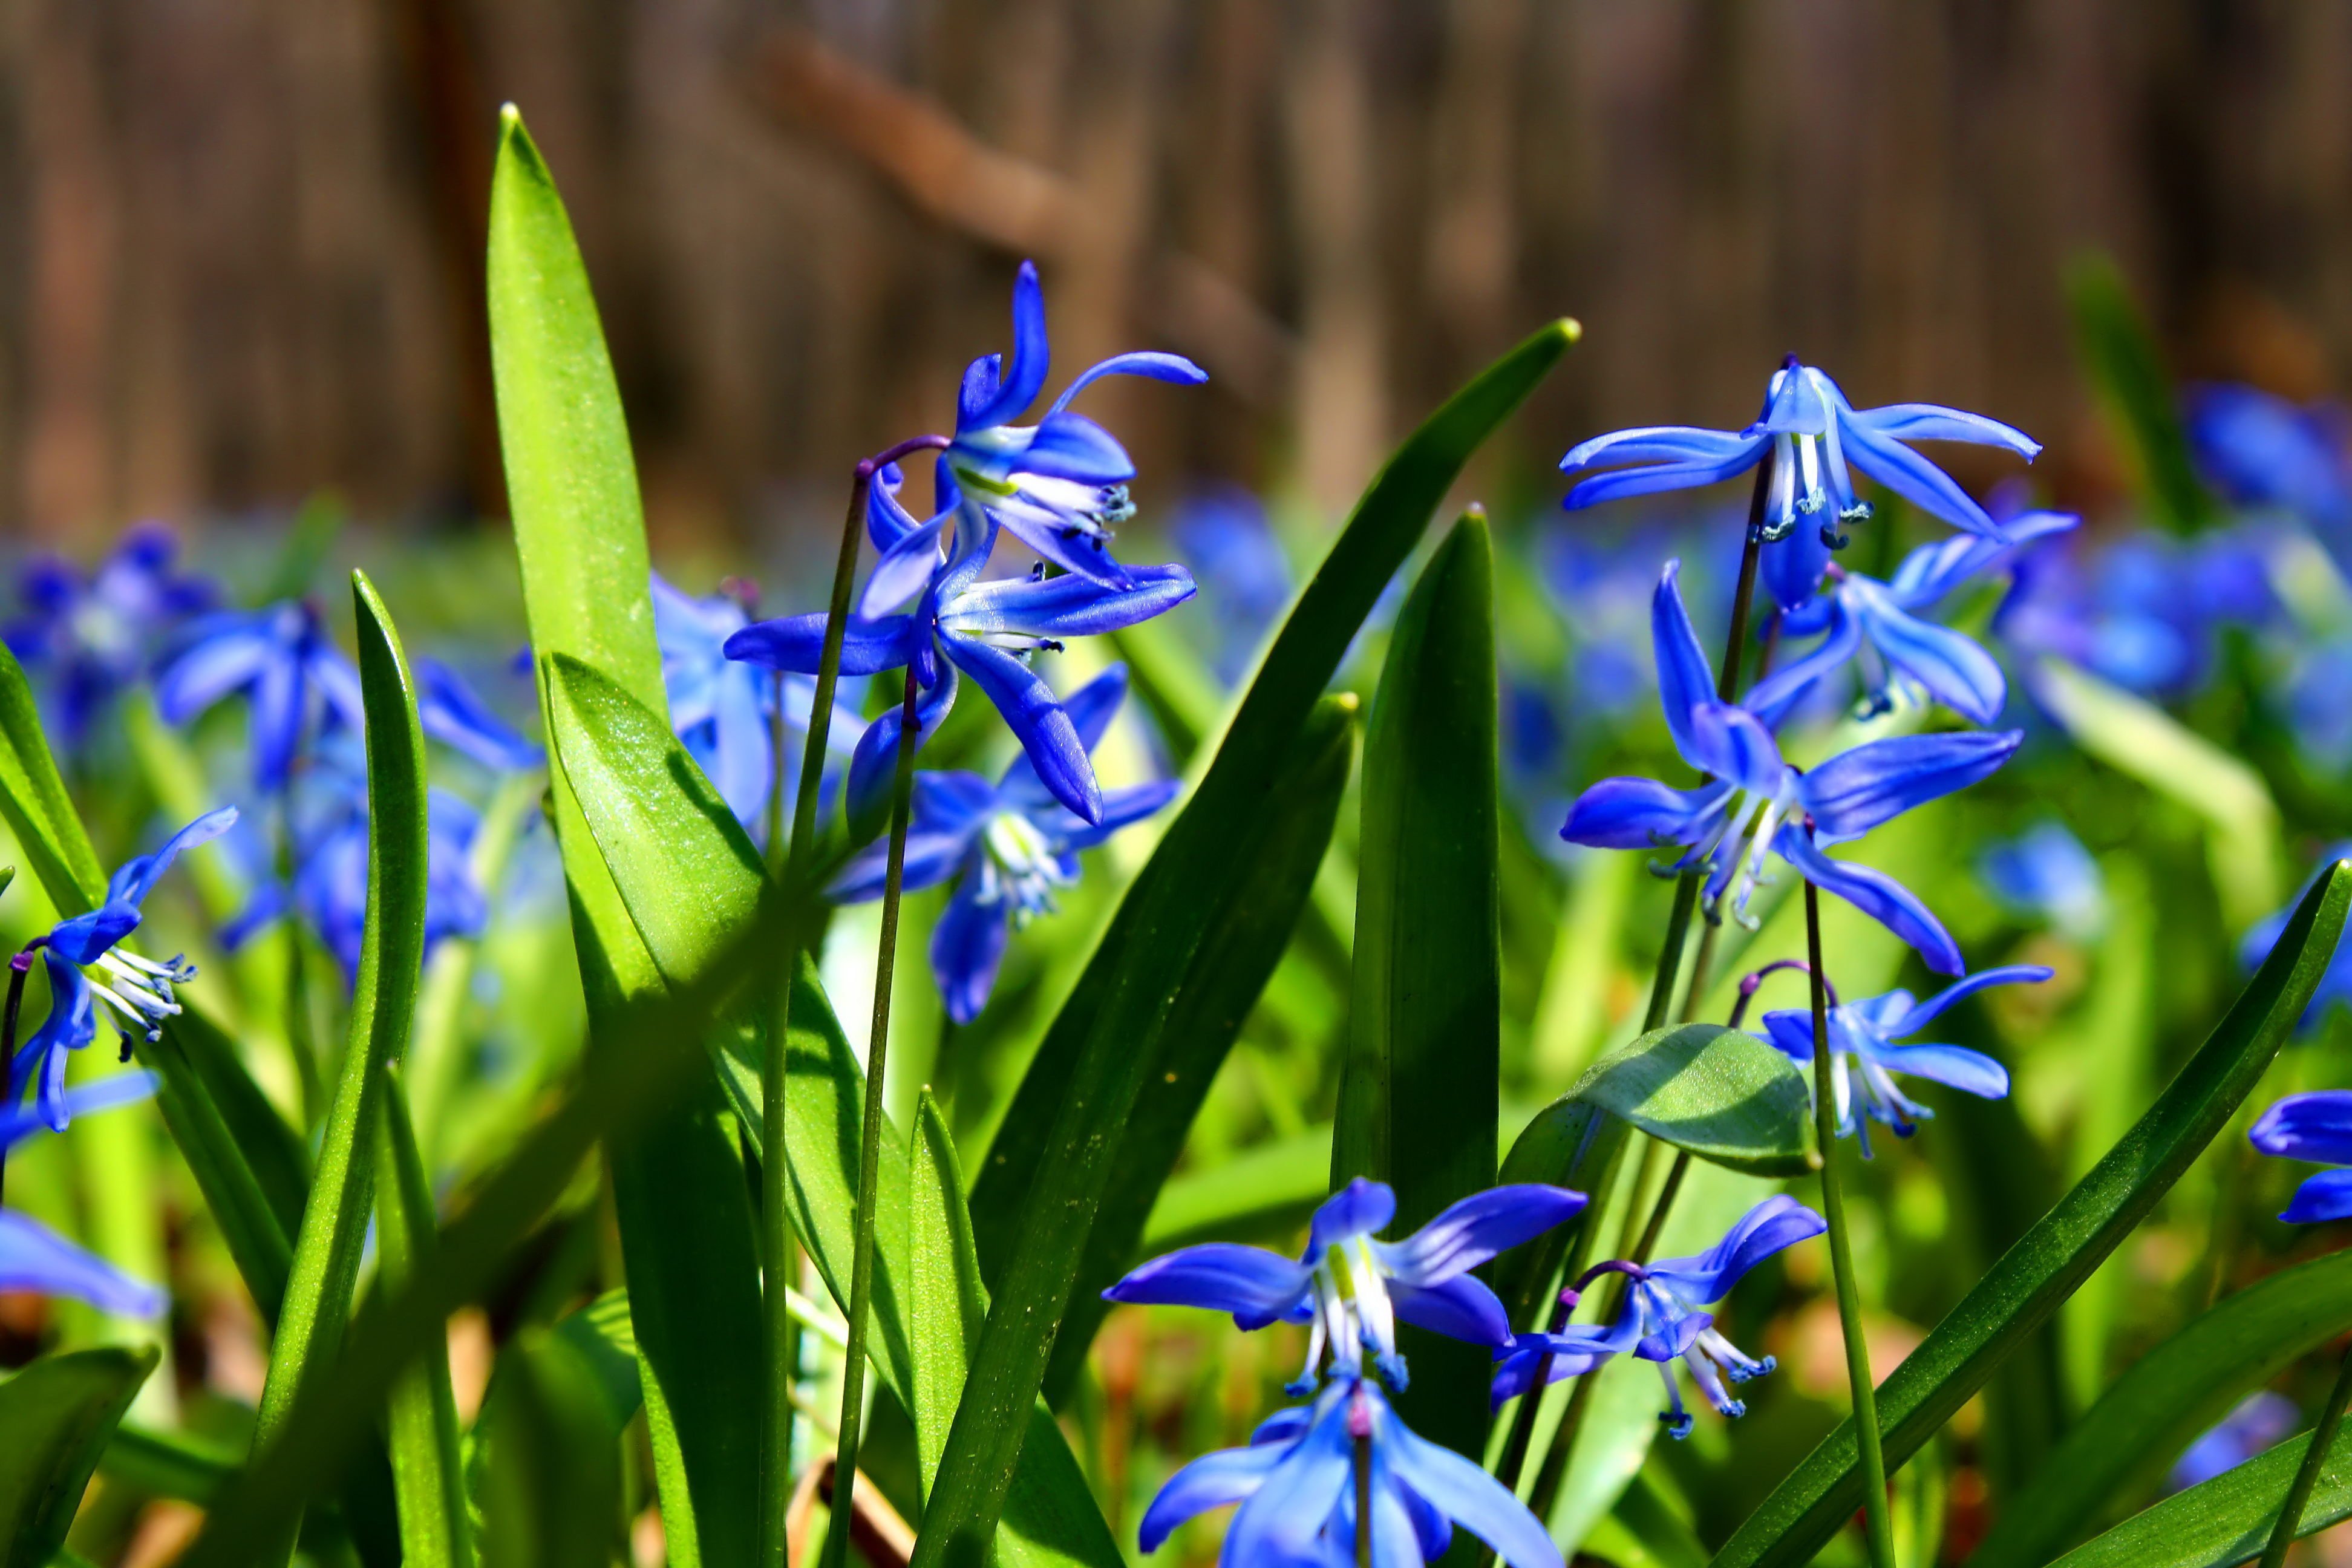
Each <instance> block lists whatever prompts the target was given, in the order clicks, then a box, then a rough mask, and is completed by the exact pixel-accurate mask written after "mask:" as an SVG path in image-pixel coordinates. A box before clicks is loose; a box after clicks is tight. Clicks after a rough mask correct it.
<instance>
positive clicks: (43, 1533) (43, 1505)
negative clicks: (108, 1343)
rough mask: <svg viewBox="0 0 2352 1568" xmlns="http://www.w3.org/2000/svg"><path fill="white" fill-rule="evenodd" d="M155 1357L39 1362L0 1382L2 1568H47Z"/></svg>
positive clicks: (112, 1354)
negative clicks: (111, 1438)
mask: <svg viewBox="0 0 2352 1568" xmlns="http://www.w3.org/2000/svg"><path fill="white" fill-rule="evenodd" d="M160 1358H161V1353H160V1352H157V1351H156V1350H155V1348H154V1347H153V1346H152V1345H142V1346H141V1347H139V1348H138V1349H137V1350H135V1351H134V1350H123V1349H120V1348H109V1349H105V1350H91V1351H76V1352H72V1353H71V1354H69V1355H57V1356H48V1357H45V1358H44V1359H42V1360H40V1361H37V1362H35V1363H33V1364H32V1365H30V1366H28V1367H26V1369H25V1370H24V1371H22V1372H20V1373H16V1375H15V1376H14V1377H11V1378H9V1379H8V1380H7V1381H6V1382H5V1383H0V1546H5V1556H0V1568H46V1565H47V1563H48V1562H49V1560H50V1559H51V1557H52V1556H54V1555H55V1554H56V1552H57V1551H58V1548H59V1547H61V1546H63V1545H64V1544H65V1539H66V1530H67V1528H68V1526H70V1525H71V1524H72V1523H73V1518H74V1510H76V1509H78V1508H79V1507H80V1506H81V1494H82V1490H83V1489H84V1488H86V1487H88V1486H89V1473H90V1472H91V1471H92V1470H94V1469H96V1468H98V1458H99V1455H100V1453H102V1452H103V1451H104V1450H105V1448H106V1440H107V1438H108V1437H109V1436H111V1435H112V1433H113V1431H114V1426H115V1423H116V1422H118V1421H121V1419H122V1413H123V1412H124V1411H126V1410H128V1409H130V1408H131V1400H132V1399H133V1398H135V1397H137V1395H138V1393H139V1385H140V1384H142V1383H144V1382H146V1381H147V1374H148V1373H152V1372H153V1371H154V1370H155V1363H156V1362H157V1361H158V1360H159V1359H160Z"/></svg>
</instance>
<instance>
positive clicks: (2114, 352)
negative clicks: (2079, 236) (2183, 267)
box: [2066, 254, 2217, 533]
mask: <svg viewBox="0 0 2352 1568" xmlns="http://www.w3.org/2000/svg"><path fill="white" fill-rule="evenodd" d="M2066 303H2067V307H2068V309H2069V310H2070V311H2071V312H2072V314H2073V316H2074V349H2075V352H2076V353H2080V354H2081V355H2082V356H2083V367H2084V370H2085V371H2086V372H2088V374H2089V375H2090V378H2091V384H2092V386H2093V387H2094V388H2095V389H2096V391H2097V393H2098V395H2099V402H2100V405H2101V406H2102V407H2103V408H2104V409H2105V413H2106V416H2107V420H2108V423H2109V424H2110V425H2111V426H2113V427H2114V430H2115V434H2116V443H2117V445H2119V446H2120V447H2122V448H2123V450H2124V453H2125V456H2126V458H2127V459H2128V460H2129V461H2130V463H2131V465H2132V468H2133V471H2134V473H2135V474H2136V476H2137V479H2138V480H2139V489H2140V498H2141V500H2144V501H2145V502H2147V510H2148V512H2149V514H2150V515H2151V516H2152V517H2154V518H2155V519H2156V521H2158V522H2159V523H2161V524H2163V525H2164V526H2165V527H2166V528H2168V529H2170V530H2171V531H2173V532H2175V533H2196V532H2199V531H2202V530H2204V529H2207V528H2210V527H2212V526H2213V524H2214V521H2215V518H2216V515H2217V514H2216V510H2215V508H2214V505H2213V498H2212V497H2211V496H2210V495H2209V494H2208V493H2207V492H2206V489H2205V486H2204V484H2203V483H2202V482H2201V481H2200V480H2199V479H2198V477H2197V465H2196V464H2195V463H2194V462H2193V461H2192V460H2191V459H2190V458H2189V437H2188V435H2187V434H2186V433H2185V432H2184V431H2183V430H2182V429H2181V426H2180V415H2179V410H2178V409H2177V408H2176V407H2175V406H2174V404H2173V386H2172V378H2171V376H2169V375H2168V374H2166V372H2165V368H2164V362H2163V359H2162V358H2161V356H2159V355H2158V353H2157V348H2156V342H2155V339H2154V337H2153V336H2152V335H2151V334H2150V333H2149V331H2148V329H2147V320H2146V319H2145V318H2144V317H2143V316H2142V315H2141V314H2140V311H2139V308H2138V306H2137V305H2136V304H2134V303H2133V302H2132V297H2131V290H2130V289H2129V288H2128V287H2127V286H2126V284H2125V282H2124V276H2123V272H2122V269H2121V268H2118V267H2116V264H2115V261H2114V259H2113V258H2110V257H2107V256H2105V255H2100V254H2093V255H2088V256H2083V257H2079V258H2076V259H2075V260H2074V262H2073V263H2072V264H2070V265H2069V266H2068V267H2067V268H2066Z"/></svg>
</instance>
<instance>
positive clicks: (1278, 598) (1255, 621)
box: [1168, 485, 1295, 688]
mask: <svg viewBox="0 0 2352 1568" xmlns="http://www.w3.org/2000/svg"><path fill="white" fill-rule="evenodd" d="M1168 532H1169V537H1170V538H1171V540H1172V541H1173V542H1174V543H1175V546H1176V553H1177V554H1178V555H1179V556H1181V558H1182V559H1183V562H1184V564H1185V565H1187V566H1189V567H1191V568H1192V577H1193V580H1194V581H1195V582H1197V583H1199V584H1202V586H1203V587H1205V588H1206V589H1207V590H1208V593H1207V595H1206V596H1205V597H1204V598H1203V599H1202V605H1204V606H1205V607H1206V608H1207V611H1208V614H1207V615H1206V616H1203V617H1197V618H1196V620H1195V624H1196V625H1200V626H1206V628H1207V629H1208V633H1209V668H1211V669H1213V670H1214V671H1215V672H1216V677H1217V679H1219V680H1221V681H1223V682H1224V684H1225V685H1226V686H1227V687H1228V688H1231V687H1232V686H1234V684H1236V683H1237V682H1239V681H1240V679H1241V678H1242V677H1243V676H1244V675H1245V674H1247V673H1248V672H1249V667H1250V662H1251V661H1252V660H1253V659H1255V658H1256V657H1257V650H1258V648H1259V647H1260V646H1261V645H1262V644H1263V643H1264V642H1265V638H1266V634H1267V633H1268V632H1270V631H1272V630H1273V629H1274V624H1275V622H1276V621H1277V620H1279V619H1280V618H1281V616H1282V612H1283V611H1284V610H1285V609H1286V608H1287V607H1288V606H1289V604H1290V595H1291V591H1292V589H1293V587H1294V585H1295V579H1294V578H1293V575H1292V574H1291V570H1290V557H1289V556H1287V555H1286V554H1285V553H1283V549H1282V542H1281V541H1280V540H1278V539H1276V537H1275V536H1274V528H1273V525H1272V524H1270V523H1269V522H1268V521H1266V516H1265V508H1264V507H1263V506H1260V505H1259V504H1258V500H1257V498H1256V497H1255V496H1254V495H1252V494H1250V493H1249V492H1248V491H1247V490H1245V489H1241V488H1240V487H1239V486H1235V485H1220V486H1218V487H1216V488H1215V489H1206V490H1202V491H1198V492H1196V493H1194V494H1193V495H1192V496H1189V497H1187V498H1186V499H1185V500H1183V501H1181V502H1180V503H1179V504H1178V505H1177V507H1176V509H1175V510H1174V512H1173V513H1171V517H1170V520H1169V524H1168Z"/></svg>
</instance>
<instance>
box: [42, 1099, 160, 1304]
mask: <svg viewBox="0 0 2352 1568" xmlns="http://www.w3.org/2000/svg"><path fill="white" fill-rule="evenodd" d="M154 1092H155V1078H154V1075H153V1074H152V1073H144V1072H119V1073H112V1074H110V1075H108V1076H107V1077H105V1078H102V1079H98V1080H97V1081H96V1082H94V1083H86V1084H83V1085H81V1086H80V1087H79V1088H78V1089H68V1090H67V1091H66V1092H65V1093H64V1095H63V1096H62V1097H61V1098H60V1099H59V1100H58V1104H57V1106H56V1108H55V1109H56V1110H57V1112H58V1120H56V1121H51V1120H50V1119H49V1118H47V1116H44V1115H42V1114H40V1113H38V1112H34V1111H27V1110H23V1109H21V1108H19V1107H17V1106H16V1105H15V1104H13V1103H12V1104H10V1105H9V1106H8V1107H6V1108H5V1110H0V1153H5V1152H6V1151H7V1150H9V1149H11V1148H14V1147H15V1146H16V1144H18V1143H20V1142H23V1141H24V1140H25V1139H26V1138H29V1137H32V1136H34V1135H36V1134H37V1133H40V1132H45V1131H52V1130H53V1129H55V1128H58V1127H62V1126H64V1125H65V1123H66V1122H67V1121H70V1120H72V1119H73V1118H74V1117H76V1116H80V1115H85V1114H87V1113H89V1112H90V1111H94V1110H110V1109H112V1108H113V1107H115V1106H118V1105H128V1104H130V1103H131V1102H132V1101H133V1100H144V1099H146V1098H147V1097H148V1096H149V1095H151V1094H152V1093H154ZM0 1290H30V1291H32V1292H34V1293H36V1294H37V1295H42V1296H69V1297H71V1298H73V1299H74V1300H77V1301H87V1302H89V1304H90V1305H91V1306H93V1307H96V1308H97V1309H98V1310H100V1311H101V1312H110V1313H113V1314H114V1315H116V1316H118V1317H124V1318H160V1317H162V1316H163V1309H164V1308H165V1307H167V1306H168V1305H170V1301H169V1299H168V1298H167V1297H165V1295H164V1294H163V1291H161V1290H159V1289H156V1288H155V1287H154V1286H152V1285H149V1284H145V1283H142V1281H140V1280H137V1279H132V1278H131V1276H129V1275H128V1274H125V1273H123V1272H122V1271H121V1269H119V1268H115V1267H114V1265H113V1264H111V1263H109V1262H108V1261H106V1259H104V1258H100V1257H99V1256H97V1255H96V1254H95V1253H91V1252H86V1251H84V1250H83V1249H82V1248H80V1247H77V1246H75V1245H74V1244H73V1243H72V1242H70V1241H68V1240H67V1239H66V1238H65V1237H61V1236H59V1235H58V1233H57V1232H55V1231H53V1230H51V1229H49V1227H48V1226H45V1225H43V1224H41V1223H40V1222H39V1221H38V1220H37V1219H34V1218H33V1217H32V1216H31V1215H22V1214H18V1213H17V1212H16V1210H14V1209H0Z"/></svg>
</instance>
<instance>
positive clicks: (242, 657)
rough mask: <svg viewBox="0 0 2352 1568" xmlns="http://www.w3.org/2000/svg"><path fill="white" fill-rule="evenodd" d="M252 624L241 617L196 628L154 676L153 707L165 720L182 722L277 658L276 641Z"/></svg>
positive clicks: (217, 618) (212, 619) (209, 620)
mask: <svg viewBox="0 0 2352 1568" xmlns="http://www.w3.org/2000/svg"><path fill="white" fill-rule="evenodd" d="M254 623H255V617H253V616H246V615H242V614H229V615H223V616H208V617H206V618H205V620H203V621H199V622H198V623H196V626H194V629H193V632H192V634H191V637H190V638H189V641H188V642H187V644H186V646H185V647H184V648H183V650H182V651H181V652H180V654H179V655H178V656H177V657H176V658H173V659H172V660H171V662H170V663H168V664H166V665H164V667H163V669H162V670H161V671H159V672H158V673H157V675H156V677H155V706H156V708H157V710H159V711H161V712H162V713H163V717H164V718H165V719H166V720H168V721H170V722H172V723H174V724H184V723H186V722H187V721H189V720H191V719H193V718H194V717H195V716H196V715H197V714H199V713H201V712H203V711H204V710H205V709H207V708H210V707H211V706H212V705H213V704H214V703H215V702H217V701H219V700H221V699H222V698H224V697H226V696H227V695H228V694H229V693H230V692H232V691H234V690H236V689H237V688H239V687H241V686H244V685H245V684H247V682H248V681H250V680H252V679H253V678H254V677H255V675H257V673H259V671H260V669H261V667H262V666H263V665H264V664H265V663H267V662H268V660H269V659H271V658H275V657H277V655H278V644H277V642H276V640H275V639H274V638H271V637H267V636H265V635H263V633H262V632H261V631H260V630H259V629H258V627H257V626H255V624H254Z"/></svg>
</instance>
